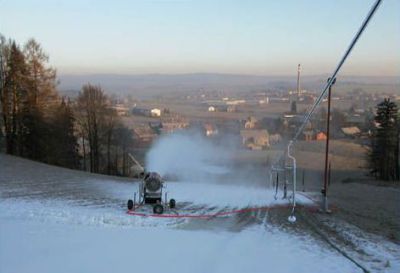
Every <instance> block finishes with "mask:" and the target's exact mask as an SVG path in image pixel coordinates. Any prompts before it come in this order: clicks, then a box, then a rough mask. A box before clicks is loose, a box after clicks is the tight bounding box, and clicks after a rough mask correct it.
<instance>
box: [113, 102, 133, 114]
mask: <svg viewBox="0 0 400 273" xmlns="http://www.w3.org/2000/svg"><path fill="white" fill-rule="evenodd" d="M111 109H113V110H114V111H115V113H117V115H118V116H127V115H128V114H129V108H128V107H126V106H124V105H123V104H116V105H114V106H112V107H111Z"/></svg>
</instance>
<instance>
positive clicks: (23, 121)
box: [0, 34, 133, 175]
mask: <svg viewBox="0 0 400 273" xmlns="http://www.w3.org/2000/svg"><path fill="white" fill-rule="evenodd" d="M48 61H49V57H48V55H47V54H46V53H45V52H44V50H43V49H42V47H41V46H40V44H39V43H38V42H36V41H35V40H34V39H30V40H29V41H27V42H26V43H25V44H24V45H23V46H20V45H19V44H17V43H16V42H15V41H14V40H11V39H10V40H7V39H6V38H5V37H4V36H2V35H1V34H0V106H1V107H0V116H1V120H0V145H1V147H0V150H3V151H5V152H6V153H8V154H12V155H18V156H21V157H26V158H30V159H33V160H37V161H41V162H45V163H48V164H53V165H58V166H63V167H67V168H72V169H83V170H88V171H91V172H96V173H104V174H114V175H127V174H128V163H127V154H128V151H129V149H130V148H131V147H132V145H133V141H132V135H131V132H130V130H128V129H127V128H126V127H124V126H123V125H122V123H121V121H120V120H119V118H118V116H117V115H116V113H115V112H114V111H113V110H112V108H111V107H110V101H109V99H108V97H107V96H106V95H105V94H104V92H103V90H102V89H101V87H100V86H92V85H90V84H87V85H84V86H83V87H82V91H81V92H80V93H79V96H78V98H77V99H76V100H74V101H71V100H70V99H69V98H65V97H61V96H60V95H59V93H58V91H57V77H56V70H55V69H54V68H52V67H51V66H50V65H49V63H48Z"/></svg>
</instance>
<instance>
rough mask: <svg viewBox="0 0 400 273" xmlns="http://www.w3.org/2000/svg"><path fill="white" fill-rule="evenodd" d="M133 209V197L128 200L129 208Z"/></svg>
mask: <svg viewBox="0 0 400 273" xmlns="http://www.w3.org/2000/svg"><path fill="white" fill-rule="evenodd" d="M132 209H133V201H132V200H131V199H129V200H128V210H132Z"/></svg>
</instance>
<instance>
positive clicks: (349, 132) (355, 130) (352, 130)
mask: <svg viewBox="0 0 400 273" xmlns="http://www.w3.org/2000/svg"><path fill="white" fill-rule="evenodd" d="M342 132H343V133H344V134H345V135H350V136H352V135H356V134H359V133H361V130H360V129H358V127H356V126H353V127H343V128H342Z"/></svg>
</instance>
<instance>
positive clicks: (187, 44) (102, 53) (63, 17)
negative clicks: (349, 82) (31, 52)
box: [0, 0, 400, 76]
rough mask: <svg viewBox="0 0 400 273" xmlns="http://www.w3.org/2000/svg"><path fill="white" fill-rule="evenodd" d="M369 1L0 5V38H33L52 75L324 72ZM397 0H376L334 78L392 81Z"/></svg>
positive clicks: (30, 1)
mask: <svg viewBox="0 0 400 273" xmlns="http://www.w3.org/2000/svg"><path fill="white" fill-rule="evenodd" d="M373 2H374V0H369V1H365V0H354V1H345V0H339V1H332V2H328V1H316V0H304V1H293V0H285V1H279V2H278V1H248V2H242V1H218V2H216V1H206V0H205V1H195V0H136V1H113V2H112V3H111V2H108V1H91V0H83V1H77V0H75V1H74V0H71V1H51V0H43V1H40V2H37V1H34V0H25V1H22V0H14V1H10V0H2V1H1V0H0V33H2V34H3V35H5V36H6V37H7V38H12V39H15V40H16V41H17V42H18V43H20V44H23V43H25V42H26V41H27V40H28V39H29V38H31V37H33V38H35V39H36V40H37V41H38V42H39V43H41V44H42V46H43V48H44V49H45V51H46V52H47V53H48V54H49V56H50V64H51V65H52V66H54V67H56V68H57V70H58V71H59V73H60V74H64V75H68V74H73V75H76V74H86V75H87V74H119V75H143V74H193V73H196V74H198V73H212V74H214V73H219V74H240V75H243V74H245V75H259V76H291V75H296V72H297V64H298V63H301V64H302V74H303V75H320V74H328V73H330V72H332V70H333V69H334V68H335V67H336V64H337V62H338V60H339V59H340V58H341V57H342V55H343V52H344V51H345V50H346V48H347V46H348V44H349V43H350V40H351V39H352V37H353V35H354V34H355V33H356V31H357V30H358V28H359V27H360V25H361V22H362V21H363V20H364V18H365V16H366V14H367V13H368V11H369V9H370V7H371V5H372V4H373ZM398 10H400V1H396V0H385V1H383V3H382V4H381V6H380V8H379V10H378V11H377V13H376V15H375V16H374V18H373V20H372V21H371V23H370V24H369V25H368V27H367V29H366V31H365V33H364V34H363V36H362V37H361V39H360V40H359V43H358V44H357V46H356V47H355V48H354V51H353V52H352V54H351V56H350V58H349V60H348V62H347V63H346V64H345V66H344V67H343V70H342V71H341V75H352V76H398V75H400V51H399V50H398V49H399V48H400V14H399V13H398Z"/></svg>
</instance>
